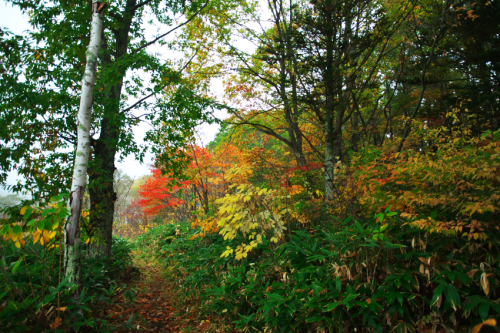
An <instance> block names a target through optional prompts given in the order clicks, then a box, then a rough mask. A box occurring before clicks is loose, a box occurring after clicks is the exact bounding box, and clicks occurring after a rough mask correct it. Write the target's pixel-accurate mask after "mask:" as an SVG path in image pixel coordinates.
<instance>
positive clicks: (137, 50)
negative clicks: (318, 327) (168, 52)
mask: <svg viewBox="0 0 500 333" xmlns="http://www.w3.org/2000/svg"><path fill="white" fill-rule="evenodd" d="M209 3H210V0H208V1H207V2H206V3H205V4H204V5H203V7H201V8H200V10H198V11H197V12H196V13H194V14H193V16H191V17H190V18H189V19H188V20H187V21H186V22H184V23H181V24H179V25H178V26H176V27H175V28H173V29H171V30H170V31H167V32H166V33H164V34H163V35H160V36H158V37H156V38H155V39H153V40H152V41H150V42H149V43H146V44H144V45H143V46H141V47H140V48H138V49H136V50H134V51H132V53H136V52H139V51H140V50H143V49H145V48H146V47H148V46H150V45H153V44H154V43H156V42H157V41H159V40H160V39H162V38H164V37H165V36H167V35H168V34H170V33H171V32H174V31H175V30H177V29H179V28H180V27H182V26H185V25H186V24H188V23H189V22H191V21H192V20H193V19H194V18H195V17H196V16H197V15H198V14H199V13H200V12H201V11H202V10H203V9H205V7H206V6H207V5H208V4H209Z"/></svg>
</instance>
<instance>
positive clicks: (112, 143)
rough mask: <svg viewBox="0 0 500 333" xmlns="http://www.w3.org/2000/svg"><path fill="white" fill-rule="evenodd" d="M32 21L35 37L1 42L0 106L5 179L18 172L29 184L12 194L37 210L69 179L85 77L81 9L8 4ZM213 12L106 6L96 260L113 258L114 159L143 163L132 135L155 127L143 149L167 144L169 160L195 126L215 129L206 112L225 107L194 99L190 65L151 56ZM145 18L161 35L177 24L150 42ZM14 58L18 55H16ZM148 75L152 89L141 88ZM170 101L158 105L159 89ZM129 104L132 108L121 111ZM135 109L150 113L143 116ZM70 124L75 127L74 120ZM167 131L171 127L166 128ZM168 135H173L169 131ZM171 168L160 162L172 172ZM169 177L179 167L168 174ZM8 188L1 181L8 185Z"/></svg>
mask: <svg viewBox="0 0 500 333" xmlns="http://www.w3.org/2000/svg"><path fill="white" fill-rule="evenodd" d="M12 3H13V4H14V5H17V6H19V7H20V8H21V9H22V10H24V11H25V12H29V13H30V24H31V25H32V26H33V28H34V30H33V31H32V32H30V33H29V35H28V36H25V37H19V36H14V37H12V38H9V40H7V41H5V43H6V44H4V47H3V48H2V58H4V59H5V62H4V66H5V67H6V68H5V69H4V72H3V79H2V80H1V83H0V94H1V96H2V100H3V101H5V103H2V105H1V108H2V112H1V115H0V117H1V121H2V123H3V124H6V126H5V127H3V128H2V129H1V138H0V139H1V140H2V152H1V154H2V157H3V159H2V163H1V167H2V171H3V172H4V173H3V176H4V177H5V175H6V172H7V171H8V170H12V169H16V170H17V171H18V172H19V173H20V174H21V175H22V176H24V177H25V178H26V182H25V184H18V185H16V186H14V187H13V188H12V189H14V190H22V189H25V190H29V191H31V192H33V194H34V199H35V200H40V199H41V198H43V197H47V195H52V194H54V192H57V188H64V187H65V185H66V184H67V183H68V181H69V180H70V179H71V176H70V168H69V163H70V161H71V160H72V158H73V157H72V154H71V153H68V152H67V150H65V149H67V148H68V147H70V146H72V145H73V144H75V141H76V136H75V132H76V129H77V123H76V121H75V120H74V116H73V115H74V114H75V113H76V109H75V104H76V103H75V100H76V99H77V98H78V91H77V87H78V86H77V82H76V78H77V77H81V75H82V74H83V71H84V59H85V46H84V45H85V44H86V42H87V41H88V39H87V37H86V36H88V31H89V27H88V25H87V24H86V22H85V18H84V16H83V15H82V13H83V12H84V11H85V10H86V9H88V6H89V3H88V2H87V3H86V2H72V1H68V0H61V1H58V0H54V1H42V0H35V1H24V0H23V1H12ZM209 4H210V6H211V8H210V10H215V11H216V10H218V9H220V8H218V7H217V6H219V7H223V6H224V4H223V3H220V2H212V3H210V2H209V1H191V2H185V1H160V0H146V1H142V2H141V1H138V0H117V1H113V2H112V3H110V4H109V8H108V15H106V17H105V22H104V26H105V30H104V32H103V33H102V36H101V37H102V44H101V52H100V53H99V57H98V58H99V62H100V63H101V65H102V66H101V69H100V71H99V72H98V73H97V77H98V79H97V84H96V89H95V92H96V94H95V98H94V113H95V120H94V121H93V122H92V125H91V126H90V131H91V132H90V133H91V136H90V143H91V154H90V159H91V161H90V162H89V169H88V170H89V179H90V183H89V186H88V189H89V193H90V198H91V216H90V218H91V220H92V222H91V223H92V225H93V226H94V228H95V234H96V235H98V237H99V238H100V241H99V242H96V243H95V244H94V245H92V246H91V248H90V253H91V254H94V255H101V254H102V255H108V254H109V253H110V248H111V234H112V223H113V215H114V214H113V210H114V201H115V200H116V193H115V191H114V188H113V174H114V172H115V169H116V167H115V159H116V158H117V157H118V156H124V155H127V154H135V155H136V156H137V157H138V158H142V157H143V156H144V148H145V147H140V146H138V145H137V144H136V143H135V142H134V138H133V135H132V127H133V126H134V125H136V124H137V123H138V122H139V121H141V120H143V119H146V120H148V121H149V123H151V124H152V125H153V129H152V130H151V131H150V132H149V134H147V136H146V139H147V140H149V142H152V143H154V142H157V143H158V142H159V141H160V140H163V141H162V142H161V145H162V146H161V148H162V149H163V148H164V146H163V143H164V142H165V140H166V141H168V144H169V147H170V148H172V150H171V152H172V151H173V152H175V151H177V149H176V147H179V146H181V145H182V144H184V141H185V139H186V138H185V135H184V134H183V132H189V131H191V129H192V127H194V126H195V125H197V124H199V122H200V121H201V120H207V121H211V120H213V118H212V116H211V114H210V112H211V111H212V110H213V109H215V108H222V107H223V106H221V105H218V104H214V103H213V101H212V99H210V98H208V97H207V96H205V95H203V94H202V95H200V94H198V93H197V87H196V86H195V85H193V84H191V83H190V82H185V81H183V80H182V70H183V68H185V67H186V63H188V62H189V61H190V60H189V59H187V60H186V59H183V60H181V61H180V64H179V67H177V65H176V64H174V63H172V62H162V61H160V60H159V59H158V57H156V55H154V54H150V53H148V52H147V48H148V47H149V46H150V45H153V44H155V43H160V45H165V44H164V43H163V42H162V41H163V39H164V38H165V37H166V36H167V35H169V34H170V33H172V32H173V31H175V30H176V29H177V28H179V27H181V26H183V25H185V24H188V23H189V22H190V21H191V20H192V19H193V18H194V17H196V16H197V15H199V14H200V12H201V11H203V10H208V9H209ZM146 11H148V13H150V15H153V16H154V18H155V19H156V20H157V21H158V22H159V23H160V24H161V25H162V27H163V26H165V27H168V26H169V25H170V26H171V25H173V24H175V22H176V20H177V19H178V17H175V16H174V15H177V16H179V15H180V16H184V17H185V18H184V19H181V20H180V21H181V22H182V23H180V24H178V25H175V27H173V28H170V29H169V28H165V32H164V33H162V34H159V35H157V36H155V37H153V38H152V39H150V40H148V39H146V36H145V33H144V23H143V16H144V15H145V14H146ZM14 50H15V52H14ZM144 72H147V73H148V74H149V77H150V78H151V80H150V82H144V76H145V75H144V74H143V73H144ZM167 87H168V88H169V91H170V92H171V93H170V94H169V96H168V99H165V98H160V95H161V94H162V91H163V89H165V88H167ZM131 99H136V100H137V102H133V103H127V101H129V100H131ZM138 107H143V108H145V109H146V110H147V112H146V113H145V114H143V115H142V116H137V115H136V114H135V113H134V110H136V109H137V108H138ZM72 116H73V117H72ZM167 124H168V125H171V126H172V127H169V126H167ZM172 128H174V129H175V130H172ZM169 161H170V160H169V159H164V162H165V163H166V164H168V162H169ZM170 166H171V167H175V166H172V165H170ZM4 179H5V178H4Z"/></svg>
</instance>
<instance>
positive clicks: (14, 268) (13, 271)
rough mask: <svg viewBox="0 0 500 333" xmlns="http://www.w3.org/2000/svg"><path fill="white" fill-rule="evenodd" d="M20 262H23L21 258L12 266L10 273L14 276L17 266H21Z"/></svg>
mask: <svg viewBox="0 0 500 333" xmlns="http://www.w3.org/2000/svg"><path fill="white" fill-rule="evenodd" d="M22 262H23V259H22V258H21V259H19V260H18V261H17V262H16V264H15V265H14V267H13V268H12V273H13V274H16V272H17V269H18V268H19V265H21V263H22Z"/></svg>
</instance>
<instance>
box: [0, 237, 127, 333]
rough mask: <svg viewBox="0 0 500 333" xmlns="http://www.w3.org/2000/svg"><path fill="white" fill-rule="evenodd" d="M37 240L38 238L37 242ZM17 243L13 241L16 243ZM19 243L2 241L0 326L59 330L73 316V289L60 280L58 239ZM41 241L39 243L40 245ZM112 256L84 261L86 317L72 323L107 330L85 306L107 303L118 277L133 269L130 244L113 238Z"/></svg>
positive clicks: (19, 329) (15, 329)
mask: <svg viewBox="0 0 500 333" xmlns="http://www.w3.org/2000/svg"><path fill="white" fill-rule="evenodd" d="M44 236H46V240H44ZM37 238H38V239H37ZM16 240H17V239H16ZM22 240H23V243H19V244H17V242H16V241H13V240H12V239H11V238H10V237H9V238H8V239H5V238H0V251H1V253H2V260H1V263H0V270H1V272H0V286H1V288H0V290H1V292H0V323H1V325H0V326H1V327H2V331H5V332H26V331H28V332H39V331H44V330H47V329H58V328H59V329H61V328H64V327H65V326H66V325H67V322H66V318H67V317H68V314H69V313H70V312H71V310H70V308H69V307H68V304H69V296H70V291H71V290H72V289H73V288H75V286H74V285H73V284H70V283H67V282H66V279H65V278H64V262H63V259H64V254H63V251H62V248H61V247H60V244H61V242H62V239H61V236H59V235H57V233H56V234H55V235H53V236H52V237H51V235H50V234H44V233H43V232H42V233H41V235H38V234H37V233H36V232H35V233H34V234H28V233H26V234H23V237H22ZM40 240H41V241H40ZM111 249H112V257H111V258H102V259H98V260H97V259H88V258H87V259H83V261H84V262H83V265H82V267H83V277H84V289H83V291H82V293H81V296H80V302H81V303H82V304H83V306H82V309H83V310H84V311H86V317H84V318H81V319H80V321H79V322H76V323H75V324H76V325H77V326H82V325H87V326H89V327H93V330H94V331H95V330H96V328H97V327H100V328H102V329H103V330H104V331H106V328H105V327H106V325H105V323H103V322H97V321H96V320H95V319H93V318H91V317H90V308H89V306H91V305H93V304H96V302H102V301H108V300H109V298H108V297H109V296H111V294H112V293H113V292H114V290H115V288H116V286H117V282H116V281H115V280H116V279H117V278H119V277H120V272H123V271H125V269H126V267H128V266H130V265H131V257H130V254H131V244H130V243H129V242H128V241H126V240H124V239H120V238H114V239H113V246H112V248H111Z"/></svg>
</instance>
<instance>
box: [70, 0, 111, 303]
mask: <svg viewBox="0 0 500 333" xmlns="http://www.w3.org/2000/svg"><path fill="white" fill-rule="evenodd" d="M105 7H106V4H105V3H100V2H98V1H97V0H94V1H93V3H92V23H91V29H90V43H89V47H88V49H87V52H86V56H87V57H86V66H85V72H84V73H83V78H82V92H81V99H80V108H79V110H78V115H77V128H78V130H77V145H76V154H75V163H74V166H73V180H72V184H71V193H70V201H69V205H70V208H71V215H70V216H69V218H68V220H67V222H66V224H65V226H64V231H65V233H64V235H65V272H66V276H67V277H68V281H69V282H73V283H75V284H76V285H77V286H78V287H79V288H78V289H81V285H82V268H81V262H80V260H81V243H80V219H81V213H82V205H83V194H84V192H85V186H86V184H87V168H88V162H89V155H90V125H91V116H92V102H93V92H94V85H95V79H96V69H97V57H98V55H99V48H100V46H101V36H102V31H103V29H102V26H103V10H104V8H105ZM79 294H80V293H79V292H75V293H74V294H73V296H74V297H73V301H75V302H78V299H79Z"/></svg>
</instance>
